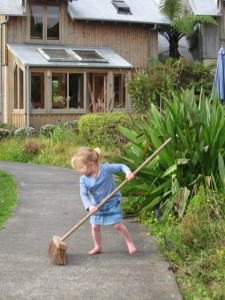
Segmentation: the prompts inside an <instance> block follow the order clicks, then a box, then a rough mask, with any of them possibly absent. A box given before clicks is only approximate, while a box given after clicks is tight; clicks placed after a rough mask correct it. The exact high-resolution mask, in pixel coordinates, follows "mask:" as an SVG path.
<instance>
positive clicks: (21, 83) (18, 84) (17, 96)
mask: <svg viewBox="0 0 225 300" xmlns="http://www.w3.org/2000/svg"><path fill="white" fill-rule="evenodd" d="M24 73H25V72H24V70H23V69H22V68H21V67H20V66H19V65H18V64H16V65H15V67H14V69H13V112H17V113H18V112H22V113H23V112H24V111H25V99H24V98H25V89H24V87H25V78H24V76H25V74H24ZM21 104H22V105H21Z"/></svg>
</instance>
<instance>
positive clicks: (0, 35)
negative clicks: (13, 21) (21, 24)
mask: <svg viewBox="0 0 225 300" xmlns="http://www.w3.org/2000/svg"><path fill="white" fill-rule="evenodd" d="M8 21H9V16H7V17H6V20H5V21H3V22H0V121H1V122H2V111H3V104H2V103H3V101H2V99H3V95H2V90H3V88H2V26H3V25H4V24H6V23H7V22H8Z"/></svg>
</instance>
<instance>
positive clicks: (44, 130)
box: [40, 124, 55, 137]
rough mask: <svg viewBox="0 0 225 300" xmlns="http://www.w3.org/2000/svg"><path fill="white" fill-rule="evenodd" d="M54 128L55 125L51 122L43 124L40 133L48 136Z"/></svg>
mask: <svg viewBox="0 0 225 300" xmlns="http://www.w3.org/2000/svg"><path fill="white" fill-rule="evenodd" d="M54 130H55V125H53V124H46V125H43V126H41V129H40V135H41V136H45V137H50V136H52V135H53V133H54Z"/></svg>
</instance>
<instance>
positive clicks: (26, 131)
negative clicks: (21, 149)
mask: <svg viewBox="0 0 225 300" xmlns="http://www.w3.org/2000/svg"><path fill="white" fill-rule="evenodd" d="M35 135H36V131H35V129H34V128H33V127H21V128H17V129H16V130H15V131H14V136H15V137H18V138H26V137H32V136H35Z"/></svg>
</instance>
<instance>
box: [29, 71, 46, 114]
mask: <svg viewBox="0 0 225 300" xmlns="http://www.w3.org/2000/svg"><path fill="white" fill-rule="evenodd" d="M36 108H42V109H44V108H45V85H44V73H41V72H40V73H39V72H37V73H35V72H33V73H31V109H36Z"/></svg>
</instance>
